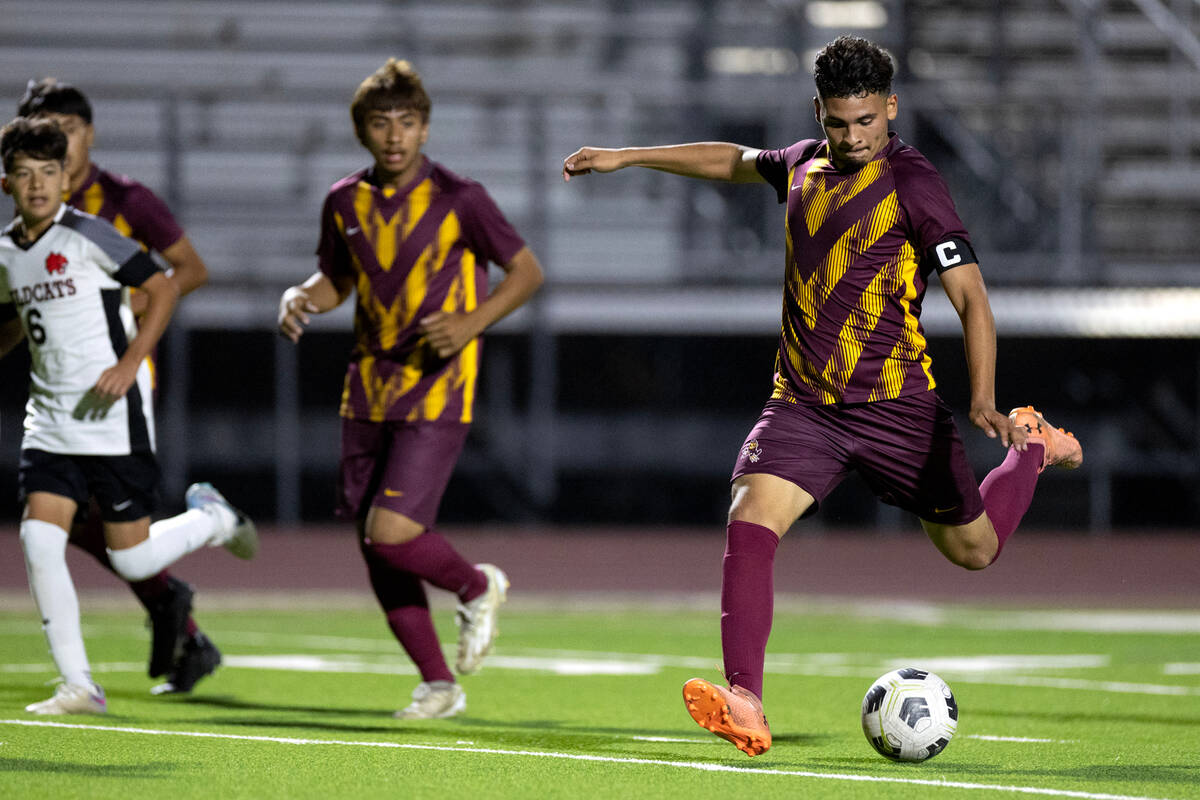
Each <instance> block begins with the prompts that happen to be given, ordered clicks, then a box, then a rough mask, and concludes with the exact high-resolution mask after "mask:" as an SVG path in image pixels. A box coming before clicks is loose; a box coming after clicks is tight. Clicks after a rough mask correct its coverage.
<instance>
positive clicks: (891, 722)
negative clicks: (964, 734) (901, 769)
mask: <svg viewBox="0 0 1200 800" xmlns="http://www.w3.org/2000/svg"><path fill="white" fill-rule="evenodd" d="M862 727H863V733H864V734H865V735H866V737H867V741H869V742H870V743H871V746H872V747H874V748H875V749H876V750H877V751H879V754H880V755H882V756H884V757H886V758H890V759H892V760H893V761H924V760H926V759H928V758H933V757H934V756H936V755H937V754H938V753H940V752H942V750H944V749H945V748H946V745H947V744H949V743H950V740H951V739H952V738H953V737H954V732H955V731H956V730H957V729H958V703H957V702H956V701H955V699H954V693H953V692H951V691H950V687H949V686H947V685H946V682H945V681H944V680H942V679H941V678H939V677H938V676H937V675H934V674H933V673H932V672H929V671H927V670H923V669H916V668H914V667H905V668H903V669H897V670H892V671H891V672H889V673H887V674H886V675H883V676H881V677H880V678H879V680H877V681H875V683H873V684H872V685H871V688H870V689H868V690H867V695H866V697H864V698H863V703H862Z"/></svg>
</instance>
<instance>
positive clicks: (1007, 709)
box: [0, 598, 1200, 800]
mask: <svg viewBox="0 0 1200 800" xmlns="http://www.w3.org/2000/svg"><path fill="white" fill-rule="evenodd" d="M276 605H277V606H278V605H279V604H276ZM282 605H283V606H284V607H286V606H287V602H286V601H285V602H284V603H283V604H282ZM320 605H321V604H320V603H317V604H315V605H314V607H313V608H297V609H295V610H262V609H261V608H260V609H255V610H241V609H231V610H209V609H204V610H203V611H202V613H201V614H200V621H201V623H202V624H203V626H204V628H205V630H206V631H207V632H208V633H209V634H210V636H211V637H212V638H213V639H214V641H216V642H217V643H218V644H219V645H220V646H221V648H222V649H223V651H224V653H225V657H226V663H225V665H224V666H223V667H222V668H221V669H220V670H219V671H218V672H217V674H216V675H215V676H213V677H211V678H209V679H207V680H206V681H203V682H201V684H200V685H199V686H198V687H197V689H196V691H195V693H194V694H193V695H192V696H190V697H170V698H155V697H151V696H150V695H149V694H148V691H147V690H148V689H149V688H150V686H151V685H152V682H151V681H150V679H148V678H147V677H146V676H145V674H144V668H145V661H144V658H145V653H146V649H147V647H146V642H147V634H146V632H145V630H144V629H143V628H142V618H141V616H140V615H138V614H137V613H136V612H134V611H133V610H132V608H129V609H128V610H126V609H125V608H124V607H123V606H121V605H119V604H118V605H117V606H116V608H117V609H118V610H111V609H112V608H113V606H109V608H110V610H108V611H104V612H96V611H89V606H88V605H87V604H86V601H85V606H84V624H85V636H86V638H87V642H88V648H89V655H90V656H91V659H92V663H93V666H94V667H95V669H96V674H97V678H98V680H99V681H100V682H101V683H102V684H103V685H104V687H105V689H106V690H107V692H108V696H109V709H110V710H109V713H108V714H107V715H106V716H103V717H56V718H47V717H33V716H32V715H29V714H26V713H25V712H24V711H23V708H24V706H25V704H27V703H29V702H32V701H35V700H41V699H43V698H45V697H47V696H49V694H50V693H51V689H50V688H49V687H48V686H46V685H45V684H46V682H47V681H48V680H49V679H51V678H53V677H54V671H53V668H52V666H51V665H50V662H49V658H48V656H47V655H46V646H45V643H44V640H43V638H42V635H41V631H40V630H39V628H38V626H37V620H36V615H35V613H34V612H33V610H32V609H31V608H20V609H12V606H11V604H10V606H9V608H8V610H5V611H2V612H0V673H2V678H0V791H3V795H4V800H8V798H33V797H45V798H68V797H81V798H105V797H114V798H122V799H123V800H135V799H136V798H151V797H153V798H185V797H205V798H228V797H255V798H261V797H289V798H290V797H312V798H331V797H338V798H340V797H346V798H366V797H390V798H396V797H404V798H407V797H429V798H435V797H436V798H460V797H461V798H542V797H562V798H588V797H631V798H632V797H636V798H654V797H688V798H701V797H747V798H762V797H804V798H885V799H886V798H913V797H920V798H933V799H934V800H940V799H941V798H947V799H948V798H986V797H1011V796H1014V795H1036V796H1044V797H1072V798H1200V612H1180V611H1163V612H1153V611H1145V610H1142V611H1137V612H1125V613H1122V612H1113V611H1093V612H1089V611H1065V610H1057V611H1056V610H1037V609H1021V610H1015V609H1006V610H983V609H973V608H967V607H945V606H924V605H911V604H886V603H885V604H877V605H871V604H863V605H858V606H850V605H845V604H836V603H832V602H816V601H805V600H803V599H798V598H797V599H792V600H790V601H785V602H782V603H781V604H780V608H779V610H778V613H777V616H776V620H775V628H774V633H773V635H772V639H771V644H770V647H769V650H768V653H769V655H768V658H769V661H768V666H767V676H766V681H767V683H766V695H767V698H766V699H767V706H766V709H767V715H768V718H769V719H770V721H771V727H772V731H773V733H774V737H775V744H774V747H773V748H772V749H771V750H770V751H769V752H768V753H766V754H765V755H763V756H760V757H758V758H755V759H750V758H747V757H746V756H744V755H743V754H742V753H740V752H738V751H737V750H735V749H734V748H733V747H732V746H731V745H729V744H727V743H725V742H723V741H721V740H719V739H716V738H715V737H712V736H711V735H710V734H708V733H706V732H704V731H702V730H701V729H700V728H698V727H697V726H696V725H695V724H694V723H693V722H692V721H691V719H690V718H689V717H688V715H687V713H686V712H685V711H684V709H683V705H682V702H681V700H680V696H679V691H680V686H681V685H682V683H683V682H684V681H685V680H686V679H687V678H690V677H693V676H697V675H699V676H703V677H707V678H710V679H714V680H715V679H718V677H719V672H718V671H717V669H716V664H717V663H718V661H719V658H720V649H719V642H718V637H717V614H716V612H715V608H714V605H715V601H713V600H712V599H711V598H708V599H704V598H702V599H700V600H698V601H696V602H695V603H694V604H690V605H692V608H691V609H688V608H680V607H671V606H670V605H669V604H660V605H656V606H654V610H652V611H650V612H644V613H637V612H635V611H633V610H631V609H629V608H622V607H616V606H610V607H607V608H597V607H591V608H589V607H588V606H587V605H586V603H562V602H560V603H552V604H544V603H537V602H533V601H530V600H528V599H526V600H524V601H523V602H518V601H514V602H513V603H510V604H509V606H507V607H506V608H505V615H504V617H503V618H502V625H501V630H502V633H501V639H500V641H499V643H498V646H497V648H496V650H495V652H494V653H493V655H492V656H491V657H490V658H489V660H488V662H486V663H485V667H484V669H483V671H482V672H481V673H479V674H478V675H475V676H468V677H466V678H464V679H463V681H462V682H463V685H464V686H465V688H466V690H467V693H468V708H467V713H466V714H465V715H464V716H462V717H459V718H456V719H453V720H440V721H428V722H425V721H422V722H401V721H397V720H394V719H392V718H391V716H390V715H391V712H392V711H393V710H395V709H396V708H398V707H400V706H403V705H405V704H406V703H407V700H408V694H409V692H410V691H411V689H412V687H413V686H414V685H415V683H416V680H417V679H416V678H415V676H414V675H413V673H412V670H411V668H410V666H409V665H408V662H407V661H406V660H405V658H404V657H403V656H402V655H400V654H399V653H398V651H397V649H396V646H395V645H394V643H393V642H392V640H391V638H390V636H389V635H388V633H387V631H386V628H385V627H384V625H383V621H382V618H381V616H380V615H379V614H378V612H376V611H375V610H373V609H371V608H370V607H369V606H366V605H359V606H357V607H348V608H342V609H335V610H332V611H331V610H329V608H328V606H327V607H326V608H325V609H324V610H320V608H319V606H320ZM684 605H688V604H684ZM438 623H439V629H440V630H442V631H443V637H444V638H445V639H447V640H448V639H449V637H450V636H451V635H452V634H451V632H452V630H453V627H452V623H451V622H450V612H449V610H448V609H445V608H440V609H439V611H438ZM909 664H911V665H915V666H922V667H926V668H929V669H932V670H933V671H935V672H937V673H938V674H939V675H941V676H942V677H943V678H945V679H946V680H947V681H948V682H949V683H950V685H951V687H952V688H953V689H954V691H955V694H956V695H957V698H958V702H959V706H960V710H961V716H960V722H959V728H958V734H957V736H956V738H955V739H954V741H952V742H951V743H950V745H949V747H948V748H947V749H946V750H945V752H943V753H942V754H941V755H939V756H937V757H936V758H934V759H933V760H931V761H928V762H926V763H924V764H916V765H911V764H909V765H905V764H893V763H891V762H888V761H885V760H884V759H882V758H880V757H879V756H877V755H876V754H875V752H874V751H873V750H872V749H871V747H870V745H869V744H868V743H867V742H866V740H865V739H864V737H863V735H862V732H861V730H860V728H859V705H860V703H861V701H862V696H863V693H864V692H865V691H866V689H867V687H868V686H869V685H870V683H871V681H872V680H873V679H874V678H876V677H877V676H878V675H880V674H882V673H883V672H885V671H887V670H888V669H891V668H893V667H895V666H898V665H909Z"/></svg>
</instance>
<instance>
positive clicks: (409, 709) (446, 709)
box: [392, 681, 467, 719]
mask: <svg viewBox="0 0 1200 800" xmlns="http://www.w3.org/2000/svg"><path fill="white" fill-rule="evenodd" d="M466 710H467V695H466V692H464V691H463V689H462V687H461V686H459V685H458V684H457V683H453V682H451V681H428V682H422V683H419V684H417V688H415V689H413V693H412V702H411V703H409V704H408V705H407V706H405V707H404V708H402V709H400V710H399V711H397V712H396V713H395V714H393V715H392V716H393V717H395V718H396V719H445V718H447V717H455V716H458V715H459V714H461V713H462V712H464V711H466Z"/></svg>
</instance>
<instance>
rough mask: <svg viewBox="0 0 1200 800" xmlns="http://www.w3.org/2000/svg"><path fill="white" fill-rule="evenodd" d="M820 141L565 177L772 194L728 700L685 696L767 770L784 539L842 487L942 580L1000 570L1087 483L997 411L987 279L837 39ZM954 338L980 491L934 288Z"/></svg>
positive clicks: (650, 156)
mask: <svg viewBox="0 0 1200 800" xmlns="http://www.w3.org/2000/svg"><path fill="white" fill-rule="evenodd" d="M815 67H816V69H815V75H816V86H817V96H816V97H815V98H814V99H813V104H814V108H815V111H816V117H817V122H818V123H819V124H820V125H821V127H822V129H823V130H824V133H825V138H824V139H806V140H802V141H799V142H796V143H795V144H792V145H789V146H788V147H784V148H782V149H779V150H757V149H753V148H749V147H743V146H740V145H735V144H725V143H714V142H704V143H696V144H684V145H678V146H673V147H649V148H627V149H620V150H608V149H600V148H593V147H585V148H583V149H581V150H578V151H577V152H575V153H573V154H571V155H570V156H568V157H567V158H566V159H565V160H564V163H563V177H564V179H566V180H570V179H571V177H572V176H576V175H586V174H587V173H589V172H612V171H614V170H617V169H621V168H623V167H630V166H639V167H649V168H651V169H658V170H662V171H665V172H671V173H675V174H678V175H684V176H687V177H693V178H707V179H713V180H725V181H738V182H759V183H767V184H770V185H771V186H772V187H773V188H774V189H775V192H776V195H777V196H778V198H779V202H781V203H785V204H786V205H787V215H786V236H787V251H786V262H785V267H786V277H785V286H784V301H783V326H782V332H781V335H780V341H779V352H778V355H777V357H776V364H775V389H774V392H773V393H772V395H771V398H770V399H769V400H768V401H767V403H766V405H765V407H764V408H763V411H762V415H761V416H760V417H759V419H758V423H757V424H756V425H755V426H754V428H753V429H752V430H751V431H750V434H749V435H748V436H747V437H746V441H745V444H744V445H743V446H742V449H741V452H740V453H739V455H738V458H737V462H736V465H735V466H734V470H733V485H732V504H731V506H730V509H729V525H728V528H727V530H726V548H725V556H724V562H723V567H722V585H721V646H722V651H723V655H724V662H725V664H724V667H725V677H726V679H727V680H728V682H729V687H728V688H726V687H724V686H719V685H715V684H712V683H709V682H708V681H705V680H703V679H700V678H694V679H692V680H690V681H688V682H687V683H686V684H684V687H683V696H684V702H685V704H686V707H687V710H688V712H689V713H690V714H691V715H692V717H693V718H694V719H695V720H696V722H698V723H699V724H700V725H701V726H703V727H704V728H706V729H708V730H709V731H712V732H713V733H715V734H716V735H718V736H720V737H722V738H725V739H728V740H729V741H730V742H732V743H733V744H734V745H736V746H737V747H738V749H740V750H742V751H744V752H745V753H746V754H747V755H750V756H755V755H759V754H761V753H764V752H766V750H767V749H768V748H769V747H770V746H771V731H770V728H769V727H768V726H767V720H766V717H765V716H764V715H763V706H762V688H763V659H764V656H765V652H766V645H767V637H768V634H769V633H770V631H771V617H772V613H773V588H772V565H773V561H774V558H775V550H776V547H777V546H778V544H779V538H780V537H781V536H782V535H783V534H784V533H785V532H787V530H788V529H789V528H790V527H791V526H792V524H793V523H794V522H795V521H796V520H797V519H799V518H801V517H804V516H808V515H809V514H812V513H814V512H815V511H816V509H817V505H818V503H819V502H820V500H821V499H822V498H824V497H825V496H826V495H828V494H829V492H830V491H832V490H833V488H834V487H835V486H836V485H837V484H838V483H839V482H840V481H841V480H842V478H844V477H845V476H846V475H847V474H848V473H849V472H850V470H857V471H858V472H859V473H860V474H861V475H862V476H863V477H864V478H865V479H866V481H867V483H868V484H869V485H870V486H871V488H872V489H873V490H874V492H875V493H876V494H877V495H878V496H879V498H880V499H881V500H883V501H884V502H885V503H890V504H892V505H896V506H899V507H900V508H903V509H906V510H908V511H911V512H912V513H914V514H916V515H917V516H918V517H919V518H920V520H921V524H922V526H923V527H924V528H925V531H926V533H928V535H929V538H930V539H932V540H933V543H934V545H935V546H936V547H937V548H938V549H939V550H940V551H941V552H942V554H943V555H945V556H946V558H948V559H949V560H950V561H951V562H953V563H955V564H958V565H959V566H962V567H965V568H967V569H983V568H984V567H986V566H988V565H989V564H991V563H992V562H993V561H995V559H996V557H997V556H998V555H999V554H1000V550H1001V548H1002V547H1003V546H1004V542H1005V541H1006V540H1007V539H1008V537H1009V536H1010V535H1011V534H1012V532H1013V530H1014V529H1015V528H1016V527H1017V523H1018V522H1019V521H1020V519H1021V517H1022V516H1023V515H1024V513H1025V510H1026V509H1027V508H1028V507H1029V503H1030V501H1031V500H1032V498H1033V492H1034V488H1035V487H1036V485H1037V480H1038V475H1039V473H1041V471H1042V470H1043V469H1044V468H1045V467H1046V466H1048V465H1055V466H1060V467H1064V468H1067V469H1073V468H1075V467H1078V466H1079V465H1080V463H1082V461H1083V452H1082V450H1081V448H1080V446H1079V443H1078V442H1077V441H1076V440H1075V438H1074V437H1073V436H1071V435H1070V434H1068V433H1065V432H1063V431H1062V430H1061V429H1056V428H1054V427H1052V426H1051V425H1050V424H1049V423H1047V422H1046V420H1045V419H1044V418H1043V417H1042V415H1041V414H1040V413H1038V412H1037V411H1036V410H1034V409H1033V408H1032V407H1030V406H1026V407H1024V408H1018V409H1015V410H1013V411H1012V412H1011V413H1010V414H1008V415H1005V414H1003V413H1001V412H999V411H997V410H996V401H995V386H994V383H995V380H994V379H995V362H996V334H995V324H994V320H993V318H992V311H991V307H990V306H989V304H988V299H987V292H986V289H985V288H984V282H983V278H982V276H981V274H980V270H979V266H978V264H977V263H976V260H975V254H974V252H973V251H972V249H971V244H970V240H969V239H968V237H967V232H966V230H965V229H964V227H963V224H962V222H961V221H960V220H959V218H958V214H957V212H956V211H955V209H954V204H953V202H952V201H951V199H950V195H949V192H948V191H947V188H946V185H945V184H944V183H943V181H942V179H941V177H940V176H939V175H938V173H937V171H936V170H935V169H934V168H933V167H932V166H931V165H930V163H929V162H928V161H926V160H925V158H924V157H923V156H922V155H921V154H920V153H919V152H917V151H916V150H915V149H913V148H912V147H910V146H909V145H906V144H905V143H904V142H903V141H901V140H900V139H899V138H897V136H896V135H895V134H894V133H890V132H889V131H888V121H889V120H892V119H895V117H896V109H897V98H896V95H895V94H893V93H892V88H891V85H892V72H893V68H892V61H891V58H890V56H889V55H888V54H887V53H886V52H885V51H883V50H881V49H880V48H879V47H877V46H876V45H874V44H872V43H871V42H868V41H866V40H864V39H860V38H856V37H849V36H843V37H841V38H839V39H837V40H836V41H834V42H831V43H830V44H828V45H826V46H825V48H824V49H823V50H821V52H820V53H819V54H818V55H817V59H816V65H815ZM935 270H936V271H937V273H938V275H939V278H940V280H941V284H942V288H943V289H945V291H946V294H947V296H948V297H949V298H950V302H951V303H952V304H953V305H954V308H955V310H956V311H957V312H958V315H959V317H960V319H961V321H962V327H963V338H964V341H965V345H966V353H967V364H968V367H969V370H970V389H971V408H970V413H969V416H970V420H971V422H972V423H973V424H974V425H976V426H977V427H979V428H980V429H982V430H983V431H984V433H986V434H987V435H988V436H989V437H992V438H996V439H999V440H1000V442H1001V443H1002V444H1003V445H1005V446H1006V447H1008V448H1009V450H1008V455H1007V456H1006V457H1005V459H1004V462H1003V463H1002V464H1001V465H1000V466H999V467H997V468H996V469H995V470H993V471H992V472H991V473H990V474H989V475H988V476H987V477H986V478H985V479H984V481H983V483H982V485H980V484H978V483H976V481H975V477H974V475H973V474H972V472H971V469H970V465H969V463H968V462H967V459H966V456H965V454H964V452H963V447H962V442H961V440H960V439H959V435H958V431H957V429H956V427H955V424H954V420H953V417H952V415H951V410H950V408H949V407H948V406H947V405H946V404H945V403H944V402H942V400H941V399H940V398H939V397H938V395H937V393H936V392H935V391H934V380H933V373H932V372H931V371H930V359H929V355H928V354H927V353H926V350H925V337H924V334H923V333H922V330H921V325H920V323H919V321H918V316H919V314H920V309H921V301H922V299H923V297H924V294H925V288H926V285H927V282H928V278H929V275H930V273H931V272H933V271H935Z"/></svg>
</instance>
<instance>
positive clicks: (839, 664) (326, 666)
mask: <svg viewBox="0 0 1200 800" xmlns="http://www.w3.org/2000/svg"><path fill="white" fill-rule="evenodd" d="M301 638H303V637H301ZM523 652H524V654H523V655H510V654H501V653H496V654H493V655H492V656H490V657H489V659H488V666H489V668H492V669H512V670H517V671H527V672H546V673H550V674H554V675H632V676H645V675H655V674H658V673H659V672H660V671H661V669H662V668H664V667H667V668H679V669H700V670H712V671H714V672H718V673H719V672H720V667H719V665H718V662H717V661H716V660H715V659H706V658H695V657H690V656H667V655H653V654H640V653H611V652H584V651H556V650H551V651H539V650H535V649H526V650H524V651H523ZM856 658H859V659H860V658H861V656H855V655H853V654H848V653H847V654H837V653H818V654H814V657H813V658H811V659H810V658H809V657H807V656H804V655H788V654H783V655H778V656H773V657H768V658H767V661H766V665H765V667H766V669H765V672H766V673H767V674H769V675H802V676H816V677H824V678H861V679H867V680H869V679H873V678H876V677H878V676H879V674H880V673H881V672H885V671H887V670H889V669H893V668H895V666H896V664H897V663H899V662H895V661H894V660H892V659H888V660H883V661H880V662H877V663H875V664H864V663H862V662H861V661H860V662H859V663H854V661H855V659H856ZM1021 658H1022V657H1020V656H1008V655H994V656H980V657H979V658H978V659H971V660H968V661H970V663H969V664H967V663H965V662H961V663H960V667H962V668H961V669H944V670H943V669H938V672H939V674H941V675H942V677H943V678H946V679H947V680H950V681H951V683H973V684H981V685H985V686H1027V687H1034V688H1045V689H1072V690H1079V691H1093V692H1106V693H1111V694H1144V695H1156V696H1172V697H1200V686H1185V685H1178V684H1156V683H1132V682H1128V681H1111V680H1094V679H1088V678H1073V677H1056V676H1049V675H1014V674H1012V671H1013V670H1022V671H1028V670H1038V669H1051V668H1057V667H1067V666H1073V667H1075V668H1078V667H1082V666H1084V665H1088V666H1090V667H1099V666H1103V665H1104V663H1105V662H1104V660H1103V658H1102V657H1095V656H1086V655H1085V656H1075V655H1063V656H1033V657H1031V658H1030V660H1029V661H1027V662H1022V661H1021V660H1020V659H1021ZM935 660H936V659H934V658H931V659H922V658H920V657H915V658H910V659H904V663H905V664H911V665H917V666H924V665H925V662H926V661H930V662H933V661H935ZM223 665H224V666H225V667H227V668H234V669H272V670H280V671H286V672H327V673H343V674H354V673H359V674H389V675H410V674H414V673H413V667H412V665H411V664H409V663H408V662H407V661H404V660H403V659H401V658H399V657H398V656H388V657H385V658H384V659H383V660H375V661H368V660H365V659H363V658H361V657H355V656H349V655H328V656H322V655H311V654H264V655H234V654H229V653H226V654H225V657H224V661H223ZM987 665H991V667H990V668H986V667H987ZM997 665H1003V669H1000V668H998V666H997ZM947 666H949V665H947ZM143 668H144V665H143V664H140V663H121V662H112V663H96V664H93V665H92V669H93V670H94V671H95V672H96V673H104V672H140V671H142V669H143ZM51 671H52V668H51V667H50V666H49V665H47V664H0V673H38V672H51Z"/></svg>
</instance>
